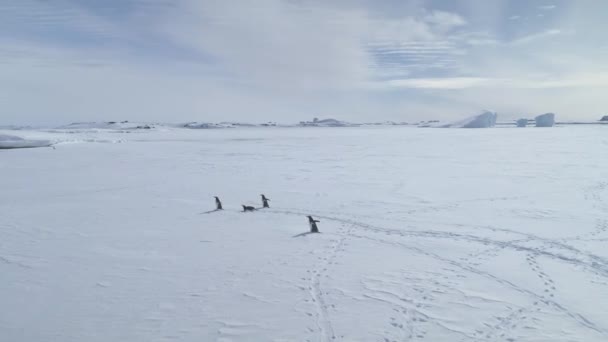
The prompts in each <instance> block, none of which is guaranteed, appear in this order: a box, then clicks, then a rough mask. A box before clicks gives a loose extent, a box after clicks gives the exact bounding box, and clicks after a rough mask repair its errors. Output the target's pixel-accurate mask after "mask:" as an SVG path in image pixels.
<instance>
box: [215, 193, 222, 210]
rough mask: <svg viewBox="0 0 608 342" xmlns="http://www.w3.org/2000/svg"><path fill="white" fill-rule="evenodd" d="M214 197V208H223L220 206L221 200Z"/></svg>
mask: <svg viewBox="0 0 608 342" xmlns="http://www.w3.org/2000/svg"><path fill="white" fill-rule="evenodd" d="M213 197H215V207H216V208H215V210H222V209H224V208H222V201H220V199H219V197H217V196H213Z"/></svg>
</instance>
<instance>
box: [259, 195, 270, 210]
mask: <svg viewBox="0 0 608 342" xmlns="http://www.w3.org/2000/svg"><path fill="white" fill-rule="evenodd" d="M260 196H262V204H263V207H264V208H270V206H269V205H268V201H270V199H269V198H266V196H264V194H262V195H260Z"/></svg>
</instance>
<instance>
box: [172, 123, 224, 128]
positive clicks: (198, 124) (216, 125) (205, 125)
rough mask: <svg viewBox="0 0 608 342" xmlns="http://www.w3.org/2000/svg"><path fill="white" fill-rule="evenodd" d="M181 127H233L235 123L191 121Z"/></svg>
mask: <svg viewBox="0 0 608 342" xmlns="http://www.w3.org/2000/svg"><path fill="white" fill-rule="evenodd" d="M181 127H184V128H190V129H212V128H231V127H233V124H229V123H221V124H215V123H209V122H189V123H186V124H183V125H182V126H181Z"/></svg>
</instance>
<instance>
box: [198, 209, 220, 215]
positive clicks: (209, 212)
mask: <svg viewBox="0 0 608 342" xmlns="http://www.w3.org/2000/svg"><path fill="white" fill-rule="evenodd" d="M216 211H222V209H213V210H209V211H203V212H202V213H198V214H199V215H204V214H211V213H215V212H216Z"/></svg>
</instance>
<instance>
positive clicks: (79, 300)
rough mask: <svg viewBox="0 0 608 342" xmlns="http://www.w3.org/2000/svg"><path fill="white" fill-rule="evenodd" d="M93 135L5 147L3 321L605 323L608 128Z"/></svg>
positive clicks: (353, 327)
mask: <svg viewBox="0 0 608 342" xmlns="http://www.w3.org/2000/svg"><path fill="white" fill-rule="evenodd" d="M23 136H26V137H33V138H37V137H44V138H49V139H51V140H54V141H61V140H62V139H74V136H75V137H76V138H78V139H80V137H81V135H80V134H74V133H58V132H55V133H51V132H33V131H32V132H23ZM82 137H87V138H88V139H92V140H91V141H95V142H96V143H87V142H84V141H85V140H81V142H79V143H71V144H59V145H57V148H56V149H23V150H4V151H0V174H1V175H2V177H0V188H1V189H2V192H1V193H0V234H1V235H2V238H1V239H0V274H1V275H2V276H1V279H2V281H0V303H2V305H3V308H4V310H0V340H2V341H64V342H69V341H78V342H80V341H100V342H101V341H103V342H106V341H169V340H173V341H449V342H452V341H586V342H588V341H598V342H600V341H606V340H608V312H607V310H606V309H605V305H604V303H606V302H607V301H608V250H607V249H606V248H605V246H606V241H607V239H608V220H607V217H608V182H607V181H606V170H608V149H606V148H602V147H606V146H608V136H607V135H606V132H605V127H602V126H599V125H598V126H569V127H564V128H560V129H548V130H541V129H486V130H439V129H427V130H424V129H408V128H403V127H380V128H379V127H358V128H339V129H337V128H336V129H333V128H315V127H312V128H308V129H281V128H260V129H225V130H205V131H204V132H201V131H200V130H187V129H174V130H162V131H159V130H147V131H145V132H142V133H141V134H132V133H127V132H106V131H100V132H96V133H92V132H88V133H83V134H82ZM116 139H118V140H120V141H122V143H120V144H109V143H98V142H101V141H113V140H116ZM488 141H491V143H488ZM262 193H264V194H265V195H266V196H268V197H269V198H270V199H271V202H270V206H271V208H269V209H261V210H257V211H254V212H250V213H249V212H248V213H243V212H241V210H242V209H241V205H242V204H245V205H254V206H256V207H259V206H261V201H260V194H262ZM213 196H219V197H220V198H221V200H222V202H223V204H224V210H223V211H217V212H211V213H207V214H205V213H204V212H207V211H209V210H212V209H213V208H214V199H213ZM307 215H312V216H313V217H314V218H316V219H318V220H319V221H320V222H319V228H320V230H321V234H310V235H306V236H301V237H294V236H296V235H297V234H299V233H302V232H305V231H307V230H308V223H307V218H306V216H307Z"/></svg>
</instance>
